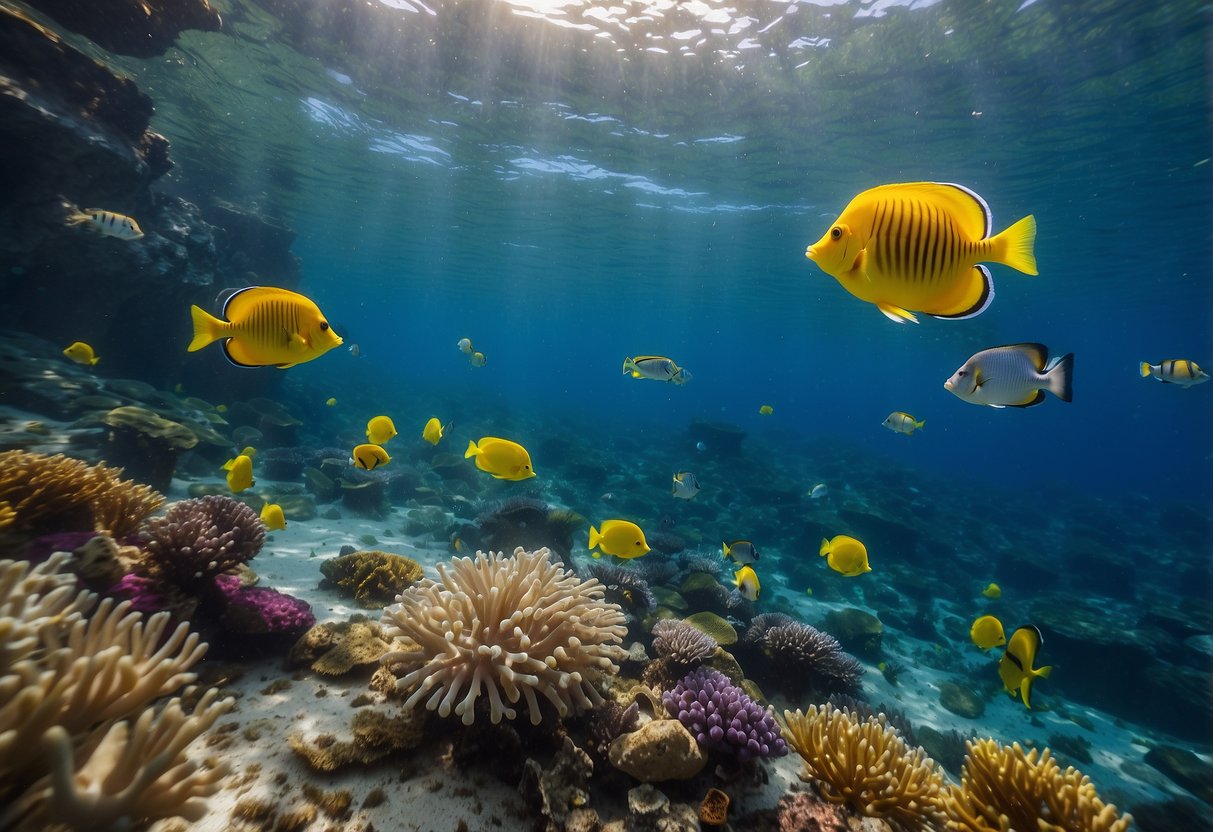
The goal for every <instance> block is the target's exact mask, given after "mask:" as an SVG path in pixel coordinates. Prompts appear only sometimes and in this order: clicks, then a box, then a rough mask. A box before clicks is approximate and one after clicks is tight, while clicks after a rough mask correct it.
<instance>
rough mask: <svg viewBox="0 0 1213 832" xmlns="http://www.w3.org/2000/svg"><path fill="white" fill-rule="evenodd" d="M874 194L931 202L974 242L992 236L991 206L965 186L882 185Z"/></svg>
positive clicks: (875, 189)
mask: <svg viewBox="0 0 1213 832" xmlns="http://www.w3.org/2000/svg"><path fill="white" fill-rule="evenodd" d="M872 192H879V193H880V194H881V195H882V196H884V195H889V196H893V195H900V196H906V197H913V198H916V199H921V200H923V201H925V202H929V203H931V204H932V205H934V206H935V207H936V208H939V209H941V210H943V211H945V212H946V213H947V214H948V216H949V217H951V219H952V221H953V222H955V223H956V226H957V227H958V228H959V229H960V231H961V233H962V234H964V235H965V236H966V237H967V238H969V239H970V240H972V241H974V242H976V241H978V240H984V239H985V238H986V237H989V236H990V231H991V229H992V226H993V222H992V217H991V215H990V206H989V205H987V204H986V201H985V200H984V199H982V198H981V197H980V196H978V195H977V194H976V193H974V192H973V191H971V190H969V189H968V188H966V187H965V186H964V185H957V184H955V183H952V182H906V183H903V184H900V185H882V186H881V187H879V188H873V189H872V191H869V192H868V193H872Z"/></svg>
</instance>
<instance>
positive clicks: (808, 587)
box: [804, 586, 813, 595]
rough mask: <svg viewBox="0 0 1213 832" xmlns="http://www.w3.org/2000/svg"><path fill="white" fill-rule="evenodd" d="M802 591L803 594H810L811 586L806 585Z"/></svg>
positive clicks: (811, 591)
mask: <svg viewBox="0 0 1213 832" xmlns="http://www.w3.org/2000/svg"><path fill="white" fill-rule="evenodd" d="M804 592H805V595H812V594H813V587H811V586H807V587H805V589H804Z"/></svg>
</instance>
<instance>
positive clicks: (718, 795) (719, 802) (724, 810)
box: [699, 789, 729, 826]
mask: <svg viewBox="0 0 1213 832" xmlns="http://www.w3.org/2000/svg"><path fill="white" fill-rule="evenodd" d="M728 816H729V796H728V795H727V794H725V793H724V792H722V791H721V790H720V789H708V793H707V794H705V795H704V796H703V802H702V803H700V804H699V820H700V821H702V822H703V823H706V824H707V825H709V826H724V822H725V820H727V819H728Z"/></svg>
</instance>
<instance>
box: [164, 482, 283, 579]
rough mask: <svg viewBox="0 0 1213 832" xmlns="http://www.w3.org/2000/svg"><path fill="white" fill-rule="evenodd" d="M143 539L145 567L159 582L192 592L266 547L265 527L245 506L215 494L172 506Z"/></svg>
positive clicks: (246, 560)
mask: <svg viewBox="0 0 1213 832" xmlns="http://www.w3.org/2000/svg"><path fill="white" fill-rule="evenodd" d="M143 538H144V541H145V544H146V548H147V555H146V557H145V558H144V560H143V563H142V564H141V567H142V569H143V570H144V571H146V572H147V573H148V574H149V575H150V576H151V577H152V578H154V579H156V580H157V581H158V582H160V583H163V584H167V585H169V586H173V587H178V588H180V589H184V590H187V591H192V590H196V589H198V588H199V587H209V584H210V583H211V582H212V581H213V580H214V578H215V577H216V576H217V575H221V574H223V573H225V572H228V571H230V570H232V569H235V568H236V567H238V566H241V565H242V564H245V563H247V562H248V561H250V560H252V559H253V557H255V556H256V554H257V553H258V552H259V551H261V546H262V544H264V543H265V524H264V523H262V522H261V518H259V517H258V516H257V512H255V511H253V510H252V509H251V508H249V507H248V506H246V505H245V504H244V503H241V502H239V501H238V500H234V499H232V498H231V497H226V496H220V495H212V496H209V497H199V498H196V499H191V500H181V501H180V502H176V503H173V504H172V505H171V506H169V507H168V511H166V512H165V513H164V516H163V517H156V518H154V519H153V520H151V521H150V522H149V523H148V524H147V529H146V530H145V531H144V532H143Z"/></svg>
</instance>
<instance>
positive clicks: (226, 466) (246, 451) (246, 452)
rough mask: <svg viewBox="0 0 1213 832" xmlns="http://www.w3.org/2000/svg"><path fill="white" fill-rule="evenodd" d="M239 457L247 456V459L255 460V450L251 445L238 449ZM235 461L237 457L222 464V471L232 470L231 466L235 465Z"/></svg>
mask: <svg viewBox="0 0 1213 832" xmlns="http://www.w3.org/2000/svg"><path fill="white" fill-rule="evenodd" d="M240 455H241V456H247V457H248V458H249V459H256V458H257V449H256V448H254V447H253V446H252V445H245V446H244V447H243V448H241V449H240ZM236 459H237V457H232V458H231V459H229V460H228V461H227V462H225V463H223V470H224V471H230V470H232V466H233V465H235V464H236Z"/></svg>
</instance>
